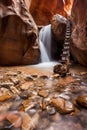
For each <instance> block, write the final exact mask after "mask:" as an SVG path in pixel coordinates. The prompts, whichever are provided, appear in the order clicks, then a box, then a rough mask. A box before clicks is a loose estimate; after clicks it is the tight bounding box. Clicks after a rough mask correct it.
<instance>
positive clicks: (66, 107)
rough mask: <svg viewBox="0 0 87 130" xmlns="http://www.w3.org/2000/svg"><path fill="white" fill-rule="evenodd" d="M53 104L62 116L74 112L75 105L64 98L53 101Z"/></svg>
mask: <svg viewBox="0 0 87 130" xmlns="http://www.w3.org/2000/svg"><path fill="white" fill-rule="evenodd" d="M51 103H52V104H53V106H54V107H55V108H56V110H57V111H58V112H59V113H61V114H68V113H71V112H73V111H74V106H73V104H72V103H71V102H69V101H66V100H64V99H63V98H57V99H52V100H51Z"/></svg>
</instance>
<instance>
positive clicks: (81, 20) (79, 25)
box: [71, 0, 87, 66]
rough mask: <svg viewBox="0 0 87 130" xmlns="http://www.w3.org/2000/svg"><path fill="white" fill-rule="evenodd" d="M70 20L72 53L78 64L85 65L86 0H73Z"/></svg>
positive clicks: (86, 42)
mask: <svg viewBox="0 0 87 130" xmlns="http://www.w3.org/2000/svg"><path fill="white" fill-rule="evenodd" d="M71 21H72V42H73V44H72V47H71V50H72V54H73V55H74V57H75V58H76V60H77V61H78V62H79V63H80V64H82V65H85V66H87V60H86V58H87V0H74V4H73V7H72V14H71ZM73 52H74V53H73Z"/></svg>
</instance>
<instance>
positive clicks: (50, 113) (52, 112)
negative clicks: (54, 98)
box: [47, 106, 56, 115]
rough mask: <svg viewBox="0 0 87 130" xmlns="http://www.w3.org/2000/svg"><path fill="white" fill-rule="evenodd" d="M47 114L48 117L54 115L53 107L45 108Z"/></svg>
mask: <svg viewBox="0 0 87 130" xmlns="http://www.w3.org/2000/svg"><path fill="white" fill-rule="evenodd" d="M47 113H48V114H49V115H54V114H55V113H56V110H55V108H54V107H51V106H47Z"/></svg>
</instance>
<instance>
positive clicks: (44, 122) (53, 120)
mask: <svg viewBox="0 0 87 130" xmlns="http://www.w3.org/2000/svg"><path fill="white" fill-rule="evenodd" d="M76 66H77V65H75V66H72V68H71V69H70V71H71V75H67V77H65V78H64V77H63V78H61V77H59V75H58V74H53V71H52V68H53V63H52V62H51V64H50V65H48V63H46V66H45V65H44V64H39V65H38V66H36V65H35V66H24V67H21V66H20V67H1V68H0V113H1V115H0V116H2V115H4V112H7V113H9V112H10V111H11V112H13V113H14V112H15V111H16V112H17V111H18V112H19V113H22V117H23V123H22V122H21V123H20V124H21V127H19V128H14V126H12V127H11V128H8V124H10V126H11V125H12V124H14V122H16V120H17V119H16V118H15V117H14V116H12V117H10V116H8V118H7V119H8V121H9V122H10V123H8V122H5V121H1V122H0V129H1V130H3V129H4V130H5V129H7V128H8V130H31V129H32V130H33V129H34V130H87V69H86V68H82V67H80V66H77V67H76ZM80 96H82V97H80ZM14 104H15V105H14ZM0 119H1V118H0ZM24 119H26V121H25V122H24ZM6 126H7V127H6Z"/></svg>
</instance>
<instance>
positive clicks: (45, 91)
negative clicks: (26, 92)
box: [38, 90, 48, 98]
mask: <svg viewBox="0 0 87 130" xmlns="http://www.w3.org/2000/svg"><path fill="white" fill-rule="evenodd" d="M38 95H39V96H42V97H44V98H45V97H47V96H48V91H47V90H40V91H39V92H38Z"/></svg>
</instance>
